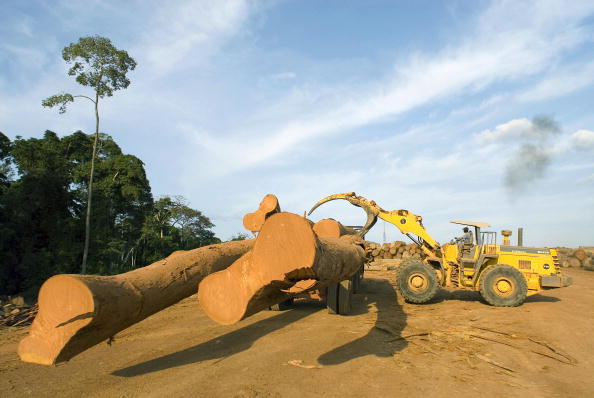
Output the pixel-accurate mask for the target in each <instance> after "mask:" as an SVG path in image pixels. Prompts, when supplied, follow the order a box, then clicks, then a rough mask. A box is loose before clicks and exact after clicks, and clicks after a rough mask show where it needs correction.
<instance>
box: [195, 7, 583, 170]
mask: <svg viewBox="0 0 594 398" xmlns="http://www.w3.org/2000/svg"><path fill="white" fill-rule="evenodd" d="M518 3H520V5H518ZM593 8H594V5H590V7H583V5H579V6H573V5H570V6H565V5H563V4H562V2H536V3H526V2H497V3H495V5H494V6H493V7H492V8H491V9H489V10H487V11H486V12H485V14H484V15H483V16H482V17H481V18H479V21H480V24H479V25H478V26H477V28H476V32H475V34H470V35H469V37H470V38H469V39H468V40H465V41H464V42H462V43H460V44H459V45H458V46H457V47H449V48H447V49H445V50H443V51H442V52H440V53H438V54H437V55H426V56H422V55H417V56H415V57H412V58H411V59H409V60H408V61H407V62H401V63H398V64H397V65H396V68H395V72H394V74H393V75H392V76H391V77H389V78H388V79H387V80H385V81H383V82H382V81H376V82H373V83H371V84H369V85H368V87H367V88H364V89H361V88H359V87H357V88H356V89H353V90H352V91H351V92H349V93H347V95H343V96H340V98H330V99H329V100H328V101H326V104H325V106H321V107H317V108H315V109H313V110H312V109H311V108H308V107H307V106H305V107H304V108H303V109H302V110H301V112H297V113H296V115H295V117H294V118H293V119H292V120H289V121H286V122H280V125H279V126H278V127H277V128H276V129H275V131H274V132H272V133H262V132H261V131H257V132H256V131H247V130H248V129H247V128H246V129H244V131H245V134H244V135H245V137H250V139H249V140H244V141H241V140H240V141H238V139H237V136H234V137H233V139H225V138H224V137H219V136H217V137H216V138H215V137H214V136H213V137H211V140H210V144H209V145H208V149H209V150H213V151H215V153H216V152H217V148H219V150H218V152H219V156H221V157H225V158H232V159H238V162H236V163H235V166H233V164H230V165H229V166H230V169H229V170H228V171H232V170H233V169H234V168H237V167H245V166H248V165H254V164H258V163H261V162H263V161H266V160H268V159H271V158H272V157H275V156H278V155H280V154H282V153H285V152H287V151H290V150H292V149H293V148H295V147H296V146H297V144H299V143H301V142H303V141H308V140H312V139H314V138H319V137H321V136H326V135H330V134H335V133H338V132H340V133H344V132H346V131H348V130H350V129H353V128H356V127H360V126H365V125H369V124H372V123H377V122H381V121H385V120H389V119H391V118H394V117H396V116H398V115H400V114H403V113H405V112H408V111H410V110H412V109H415V108H419V107H421V106H424V105H428V104H430V103H433V102H436V101H439V100H441V99H443V98H446V97H452V96H456V95H459V94H462V93H472V92H477V91H480V90H482V89H484V88H486V87H488V86H489V85H491V84H492V83H495V82H499V81H511V80H515V79H518V78H521V77H526V76H530V75H533V74H535V73H538V72H541V71H543V70H544V69H545V68H547V67H548V66H550V65H551V64H553V63H554V62H555V61H556V60H557V59H558V57H559V56H560V55H561V54H562V53H564V52H565V51H567V50H568V49H573V48H575V47H576V46H578V45H580V44H582V43H584V42H585V41H587V40H590V37H589V35H588V34H587V33H588V32H584V31H582V30H581V29H580V27H579V24H580V23H581V21H582V20H583V19H584V18H585V17H587V16H588V15H590V13H592V11H593ZM496 22H498V23H496ZM502 25H503V26H505V27H506V29H502ZM516 123H517V124H522V123H524V124H526V123H529V122H528V121H518V122H516ZM526 131H528V130H526ZM485 134H486V133H485ZM510 134H511V133H510ZM254 135H258V136H260V139H259V140H258V141H259V142H258V144H257V145H255V144H252V142H253V140H252V139H251V137H253V136H254ZM204 138H205V137H204V136H203V135H202V136H201V139H200V141H198V142H205V141H206V142H207V141H208V140H205V139H204ZM262 142H265V143H266V145H265V146H262V145H261V143H262ZM220 148H225V150H224V151H221V150H220ZM246 148H248V149H249V150H247V151H246ZM230 152H231V153H234V154H236V155H237V156H229V153H230ZM246 153H247V155H243V156H239V154H246Z"/></svg>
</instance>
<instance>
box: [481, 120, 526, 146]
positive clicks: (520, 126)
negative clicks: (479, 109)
mask: <svg viewBox="0 0 594 398" xmlns="http://www.w3.org/2000/svg"><path fill="white" fill-rule="evenodd" d="M532 131H533V129H532V121H530V120H528V119H526V118H522V119H513V120H510V121H509V122H505V123H502V124H500V125H497V126H496V127H495V129H493V130H490V129H487V130H483V131H481V132H480V133H478V134H477V135H476V136H475V137H476V139H477V141H478V142H481V143H485V144H489V143H495V142H501V141H503V140H506V139H510V138H518V137H525V136H527V135H530V133H531V132H532Z"/></svg>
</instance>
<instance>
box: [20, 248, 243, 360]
mask: <svg viewBox="0 0 594 398" xmlns="http://www.w3.org/2000/svg"><path fill="white" fill-rule="evenodd" d="M253 243H254V241H253V240H246V241H236V242H226V243H221V244H217V245H211V246H206V247H201V248H198V249H194V250H190V251H178V252H174V253H173V254H171V255H170V256H169V257H167V258H165V259H164V260H161V261H158V262H156V263H153V264H151V265H149V266H147V267H144V268H139V269H136V270H133V271H130V272H127V273H125V274H120V275H115V276H93V275H56V276H53V277H51V278H50V279H48V280H47V281H46V282H45V283H44V284H43V286H42V287H41V290H40V291H39V299H38V302H39V313H38V315H37V317H36V318H35V320H34V321H33V324H32V325H31V330H30V332H29V336H27V337H25V338H24V339H23V340H22V341H21V342H20V344H19V348H18V353H19V356H20V358H21V360H23V361H25V362H33V363H38V364H43V365H51V364H55V363H58V362H63V361H67V360H69V359H70V358H72V357H74V356H75V355H77V354H79V353H81V352H82V351H84V350H86V349H88V348H90V347H92V346H94V345H95V344H97V343H99V342H101V341H104V340H106V339H108V338H110V337H112V336H114V335H115V334H116V333H117V332H119V331H121V330H123V329H125V328H127V327H129V326H131V325H133V324H135V323H137V322H140V321H141V320H143V319H145V318H146V317H148V316H150V315H152V314H154V313H156V312H158V311H161V310H162V309H164V308H166V307H169V306H170V305H173V304H175V303H177V302H178V301H180V300H182V299H184V298H186V297H189V296H191V295H192V294H194V293H195V292H196V285H197V284H198V283H199V282H200V281H201V280H202V278H204V277H205V276H207V275H208V274H211V273H213V272H215V271H220V270H222V269H225V268H227V267H228V266H229V265H231V264H232V263H233V262H234V261H235V260H237V259H238V258H240V256H242V255H243V254H244V253H246V252H247V251H248V250H249V249H250V248H251V247H252V246H253Z"/></svg>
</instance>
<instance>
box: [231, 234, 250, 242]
mask: <svg viewBox="0 0 594 398" xmlns="http://www.w3.org/2000/svg"><path fill="white" fill-rule="evenodd" d="M249 238H250V236H249V235H248V234H246V233H243V232H238V233H236V234H235V235H233V236H232V237H231V238H230V239H229V240H230V241H236V240H246V239H249Z"/></svg>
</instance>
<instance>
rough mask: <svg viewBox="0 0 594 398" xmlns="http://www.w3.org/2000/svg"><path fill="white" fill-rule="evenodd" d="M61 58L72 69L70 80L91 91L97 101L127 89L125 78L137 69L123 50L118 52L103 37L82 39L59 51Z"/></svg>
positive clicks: (127, 81) (133, 61) (69, 72)
mask: <svg viewBox="0 0 594 398" xmlns="http://www.w3.org/2000/svg"><path fill="white" fill-rule="evenodd" d="M62 58H64V61H66V62H67V63H68V64H71V65H72V67H71V68H70V69H69V70H68V74H69V75H70V76H76V81H77V82H78V83H79V84H81V85H83V86H89V87H93V88H94V89H95V91H96V92H97V94H98V95H99V98H103V97H104V96H105V95H107V96H108V97H111V96H112V95H113V92H114V91H116V90H120V89H123V88H127V87H128V86H129V85H130V80H129V79H128V78H127V77H126V74H127V73H128V71H130V70H134V68H136V61H135V60H134V59H133V58H132V57H130V56H129V55H128V53H127V52H126V51H124V50H118V49H117V48H115V47H114V46H113V44H111V41H110V40H109V39H108V38H106V37H101V36H89V37H81V38H80V39H79V40H78V43H71V44H70V45H69V46H68V47H65V48H64V50H63V51H62Z"/></svg>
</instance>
